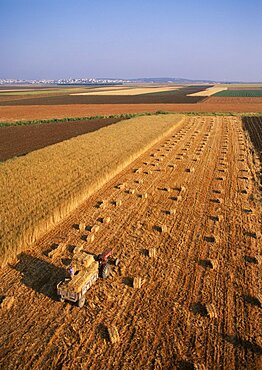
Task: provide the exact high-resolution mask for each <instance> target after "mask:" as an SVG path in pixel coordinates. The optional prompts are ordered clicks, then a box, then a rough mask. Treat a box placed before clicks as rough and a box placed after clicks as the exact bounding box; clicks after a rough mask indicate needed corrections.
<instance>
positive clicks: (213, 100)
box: [202, 96, 262, 111]
mask: <svg viewBox="0 0 262 370" xmlns="http://www.w3.org/2000/svg"><path fill="white" fill-rule="evenodd" d="M202 103H204V104H208V105H214V104H223V105H225V104H226V105H232V104H234V105H239V104H243V105H244V106H245V105H247V104H250V105H253V104H257V105H260V111H261V110H262V98H260V97H257V98H255V97H254V98H250V97H235V96H234V97H233V96H232V97H231V96H211V97H210V98H208V99H206V100H205V101H203V102H202Z"/></svg>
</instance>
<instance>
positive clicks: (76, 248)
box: [73, 245, 84, 254]
mask: <svg viewBox="0 0 262 370" xmlns="http://www.w3.org/2000/svg"><path fill="white" fill-rule="evenodd" d="M83 248H84V247H83V245H79V246H78V247H75V248H74V250H73V253H74V254H77V253H79V252H81V251H82V250H83Z"/></svg>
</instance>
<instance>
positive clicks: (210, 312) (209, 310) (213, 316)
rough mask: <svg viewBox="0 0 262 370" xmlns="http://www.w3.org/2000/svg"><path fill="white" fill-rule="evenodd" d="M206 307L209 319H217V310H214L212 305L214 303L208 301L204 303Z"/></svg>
mask: <svg viewBox="0 0 262 370" xmlns="http://www.w3.org/2000/svg"><path fill="white" fill-rule="evenodd" d="M206 309H207V313H208V316H209V317H210V318H211V319H217V317H218V314H217V310H216V307H215V306H214V304H212V303H208V304H207V305H206Z"/></svg>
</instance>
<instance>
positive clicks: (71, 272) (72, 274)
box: [69, 266, 74, 278]
mask: <svg viewBox="0 0 262 370" xmlns="http://www.w3.org/2000/svg"><path fill="white" fill-rule="evenodd" d="M69 274H70V276H71V278H72V277H73V276H74V268H73V267H72V266H70V267H69Z"/></svg>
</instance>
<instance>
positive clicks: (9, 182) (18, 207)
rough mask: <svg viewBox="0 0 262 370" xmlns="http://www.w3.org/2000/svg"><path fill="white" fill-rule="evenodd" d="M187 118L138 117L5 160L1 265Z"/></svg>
mask: <svg viewBox="0 0 262 370" xmlns="http://www.w3.org/2000/svg"><path fill="white" fill-rule="evenodd" d="M183 119H184V118H183V116H178V115H163V116H161V115H158V116H150V117H138V118H133V119H130V120H126V121H122V122H119V123H117V124H114V125H111V126H108V127H104V128H102V129H100V130H98V131H96V132H93V133H89V134H86V135H82V136H78V137H76V138H73V139H71V140H68V141H64V142H62V143H58V144H55V145H52V146H49V147H47V148H44V149H41V150H38V151H35V152H32V153H30V154H28V155H26V156H24V157H20V158H16V159H14V160H10V161H7V162H5V163H3V164H2V165H1V166H0V202H1V203H0V204H1V207H0V220H1V228H0V258H1V259H0V261H1V263H0V265H1V266H4V265H5V264H6V263H7V262H8V261H9V260H11V259H12V258H13V257H15V255H17V254H18V253H20V252H22V251H23V250H25V249H28V248H29V247H30V246H31V245H32V244H33V243H34V242H35V241H36V240H37V238H39V237H40V236H41V235H43V234H44V233H45V232H46V231H48V230H49V229H51V228H52V227H53V226H54V225H55V224H57V223H58V222H59V221H61V219H62V218H64V217H65V216H67V215H68V214H69V213H70V212H71V211H72V210H74V209H75V208H76V207H77V206H78V205H79V204H81V202H83V201H84V200H85V199H86V198H87V197H88V196H90V195H91V194H92V193H93V192H94V191H96V190H97V189H99V188H100V187H101V186H102V185H103V184H105V183H106V182H107V181H108V180H109V179H111V178H112V177H113V176H115V175H116V174H117V173H119V172H120V171H121V170H122V169H123V168H124V167H125V166H127V165H128V164H130V163H131V162H132V161H133V160H134V159H135V158H137V157H138V156H139V155H140V154H142V153H143V152H145V151H146V150H147V149H148V148H149V147H150V146H152V145H153V144H154V143H156V142H157V141H158V140H159V139H160V138H161V137H163V136H165V135H166V134H168V133H169V132H170V131H171V130H172V129H173V128H174V127H175V126H176V125H178V124H182V122H183ZM79 124H81V122H80V123H79Z"/></svg>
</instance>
